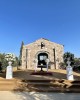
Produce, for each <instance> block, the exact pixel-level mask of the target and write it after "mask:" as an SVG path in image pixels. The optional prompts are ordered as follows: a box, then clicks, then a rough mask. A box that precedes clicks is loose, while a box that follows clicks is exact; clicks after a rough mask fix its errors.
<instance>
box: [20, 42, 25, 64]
mask: <svg viewBox="0 0 80 100" xmlns="http://www.w3.org/2000/svg"><path fill="white" fill-rule="evenodd" d="M23 46H24V42H23V41H22V43H21V47H20V55H19V65H22V49H23Z"/></svg>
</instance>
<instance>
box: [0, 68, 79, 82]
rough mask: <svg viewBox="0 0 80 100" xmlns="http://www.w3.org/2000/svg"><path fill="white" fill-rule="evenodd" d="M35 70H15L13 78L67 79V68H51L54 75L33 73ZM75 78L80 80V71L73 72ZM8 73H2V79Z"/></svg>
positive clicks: (0, 76)
mask: <svg viewBox="0 0 80 100" xmlns="http://www.w3.org/2000/svg"><path fill="white" fill-rule="evenodd" d="M32 72H34V70H25V71H23V70H18V71H17V70H15V71H14V72H13V78H15V79H26V80H40V79H41V80H42V79H43V80H46V79H66V70H61V69H60V70H49V72H52V73H53V75H52V76H46V75H45V76H43V75H31V73H32ZM73 75H74V79H75V80H80V72H73ZM5 77H6V73H0V79H3V78H4V79H5Z"/></svg>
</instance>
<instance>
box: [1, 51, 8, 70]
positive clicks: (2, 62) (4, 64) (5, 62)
mask: <svg viewBox="0 0 80 100" xmlns="http://www.w3.org/2000/svg"><path fill="white" fill-rule="evenodd" d="M0 63H1V67H2V69H4V68H5V67H6V66H7V65H8V64H7V60H6V59H5V53H3V54H1V53H0Z"/></svg>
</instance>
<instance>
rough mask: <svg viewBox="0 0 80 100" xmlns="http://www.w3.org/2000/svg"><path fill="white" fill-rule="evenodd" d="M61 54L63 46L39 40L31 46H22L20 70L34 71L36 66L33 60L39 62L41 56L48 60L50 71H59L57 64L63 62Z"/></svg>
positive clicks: (42, 39)
mask: <svg viewBox="0 0 80 100" xmlns="http://www.w3.org/2000/svg"><path fill="white" fill-rule="evenodd" d="M63 53H64V47H63V45H60V44H57V43H54V42H50V41H49V40H47V39H44V38H41V39H39V40H36V41H35V42H33V43H31V44H28V45H24V46H23V49H22V68H23V69H34V68H35V66H36V63H35V59H38V62H39V56H40V54H41V55H42V54H43V55H45V56H46V57H47V58H48V59H49V68H50V69H59V64H60V63H61V62H63ZM40 59H41V58H40ZM37 68H38V67H37Z"/></svg>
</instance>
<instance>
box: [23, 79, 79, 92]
mask: <svg viewBox="0 0 80 100" xmlns="http://www.w3.org/2000/svg"><path fill="white" fill-rule="evenodd" d="M22 82H23V84H25V85H24V87H23V89H25V90H26V91H36V92H76V93H80V81H68V80H28V81H27V80H23V81H22Z"/></svg>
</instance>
